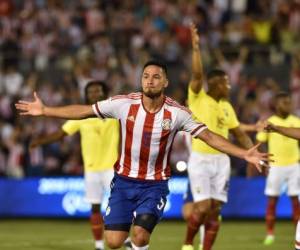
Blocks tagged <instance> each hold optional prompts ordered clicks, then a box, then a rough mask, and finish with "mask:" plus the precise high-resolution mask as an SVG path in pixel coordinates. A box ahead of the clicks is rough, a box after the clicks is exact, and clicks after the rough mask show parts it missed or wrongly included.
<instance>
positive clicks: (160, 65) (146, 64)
mask: <svg viewBox="0 0 300 250" xmlns="http://www.w3.org/2000/svg"><path fill="white" fill-rule="evenodd" d="M149 65H155V66H157V67H160V68H161V69H162V70H163V71H164V72H165V74H166V75H167V73H168V71H167V66H166V65H165V64H164V63H162V62H160V61H155V60H150V61H148V62H146V63H145V65H144V67H143V71H144V69H145V68H146V67H148V66H149Z"/></svg>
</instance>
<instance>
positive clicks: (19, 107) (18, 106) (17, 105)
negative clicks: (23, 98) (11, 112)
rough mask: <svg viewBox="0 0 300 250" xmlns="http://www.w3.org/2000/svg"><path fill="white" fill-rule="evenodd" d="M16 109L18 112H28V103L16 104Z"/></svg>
mask: <svg viewBox="0 0 300 250" xmlns="http://www.w3.org/2000/svg"><path fill="white" fill-rule="evenodd" d="M15 107H16V109H18V110H23V111H25V110H28V104H26V103H16V104H15Z"/></svg>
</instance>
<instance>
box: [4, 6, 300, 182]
mask: <svg viewBox="0 0 300 250" xmlns="http://www.w3.org/2000/svg"><path fill="white" fill-rule="evenodd" d="M0 16H1V19H0V34H1V35H0V63H1V71H0V138H1V140H0V175H3V176H10V177H13V178H22V177H24V176H39V175H79V174H82V163H81V159H80V144H79V143H78V140H79V138H78V137H75V138H74V137H72V138H67V139H66V140H64V142H62V143H59V144H58V143H55V144H52V145H49V146H44V147H39V148H35V149H31V150H30V149H29V147H28V146H29V142H30V140H31V138H33V137H35V136H38V135H42V134H46V133H50V132H52V131H54V130H56V129H57V128H58V127H59V126H60V125H61V123H62V122H63V121H61V122H58V121H57V120H52V119H49V118H48V119H31V118H24V117H21V118H20V117H19V116H18V115H17V112H15V110H14V107H13V103H15V102H16V100H17V99H20V98H22V99H24V98H26V99H30V98H32V96H31V93H32V92H33V91H35V90H36V91H37V92H38V93H39V95H40V96H41V97H42V99H43V100H45V102H46V103H47V104H49V105H62V104H70V103H77V102H79V101H81V102H83V100H82V99H83V89H84V87H85V84H86V83H87V81H89V80H91V79H97V80H103V81H105V82H107V84H108V86H109V88H110V95H115V94H118V93H120V92H122V93H124V92H130V91H132V90H134V91H135V90H136V89H138V88H139V86H140V83H139V76H140V74H141V72H142V67H143V64H144V63H145V62H146V61H147V59H149V58H156V59H159V60H163V61H165V62H166V63H167V65H168V67H169V73H168V77H169V79H170V82H171V87H170V88H169V89H168V91H167V94H168V95H170V96H171V97H173V98H175V99H176V100H178V101H179V102H181V103H184V102H185V99H186V94H187V85H188V82H189V79H190V66H191V65H190V64H191V47H190V44H191V42H190V31H189V24H190V23H191V21H193V22H194V23H195V24H196V26H197V28H198V30H199V33H200V36H201V39H200V40H201V51H202V59H203V62H204V66H205V68H211V67H215V66H218V67H219V68H222V69H224V70H225V71H226V72H227V73H228V74H229V76H230V79H231V86H232V89H231V92H232V102H233V104H234V108H235V109H236V111H237V114H238V116H239V119H240V120H241V121H242V122H245V123H254V122H256V121H257V120H259V119H261V118H267V117H268V116H269V115H270V114H271V112H272V107H271V106H272V105H271V104H272V97H273V95H274V93H275V92H276V91H278V90H279V89H284V90H290V91H291V93H292V100H293V104H294V110H295V112H296V114H298V115H300V43H299V41H300V37H299V36H300V1H298V0H288V1H281V0H273V1H272V0H231V1H230V0H222V1H220V0H198V1H196V0H190V1H183V0H177V1H167V0H147V1H142V0H130V1H129V0H128V1H121V0H102V1H95V0H85V1H83V0H82V1H75V0H69V1H66V0H65V1H59V0H48V1H47V0H25V1H19V0H2V1H1V2H0ZM175 147H177V150H175V152H174V154H175V156H174V157H173V158H174V162H175V161H177V160H178V159H179V158H180V157H178V156H176V155H182V157H183V158H184V157H186V154H185V153H184V152H183V150H184V149H183V148H182V147H180V143H179V144H178V145H177V146H176V145H175ZM235 174H240V171H236V172H235Z"/></svg>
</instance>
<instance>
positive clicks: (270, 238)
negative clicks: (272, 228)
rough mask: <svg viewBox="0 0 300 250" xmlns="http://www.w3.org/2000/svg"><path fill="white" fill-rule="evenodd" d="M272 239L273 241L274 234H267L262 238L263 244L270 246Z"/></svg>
mask: <svg viewBox="0 0 300 250" xmlns="http://www.w3.org/2000/svg"><path fill="white" fill-rule="evenodd" d="M274 241H275V236H274V235H272V234H268V235H267V236H266V238H265V240H264V245H265V246H270V245H272V244H273V243H274Z"/></svg>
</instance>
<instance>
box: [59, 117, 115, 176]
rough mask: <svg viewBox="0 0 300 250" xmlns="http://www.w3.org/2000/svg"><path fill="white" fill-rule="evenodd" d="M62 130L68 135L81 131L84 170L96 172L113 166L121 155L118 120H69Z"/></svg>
mask: <svg viewBox="0 0 300 250" xmlns="http://www.w3.org/2000/svg"><path fill="white" fill-rule="evenodd" d="M62 130H63V131H64V132H65V133H66V134H68V135H73V134H74V133H76V132H78V131H79V132H80V137H81V154H82V158H83V163H84V171H88V172H96V171H103V170H108V169H112V168H113V165H114V164H115V162H116V161H117V158H118V155H119V121H118V120H115V119H104V120H101V119H99V118H88V119H84V120H69V121H67V122H65V123H64V124H63V126H62Z"/></svg>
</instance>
